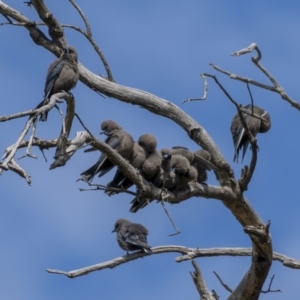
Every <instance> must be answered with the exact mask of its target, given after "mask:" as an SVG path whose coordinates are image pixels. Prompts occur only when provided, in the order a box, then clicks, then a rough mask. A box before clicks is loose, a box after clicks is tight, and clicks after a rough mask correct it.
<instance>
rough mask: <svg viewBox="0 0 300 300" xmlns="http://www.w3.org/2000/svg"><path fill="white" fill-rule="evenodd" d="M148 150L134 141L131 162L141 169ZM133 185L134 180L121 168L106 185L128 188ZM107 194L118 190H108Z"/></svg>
mask: <svg viewBox="0 0 300 300" xmlns="http://www.w3.org/2000/svg"><path fill="white" fill-rule="evenodd" d="M146 155H147V153H146V151H145V149H144V148H143V147H141V146H140V145H139V144H138V143H134V145H133V149H132V153H131V155H130V158H129V163H130V164H131V165H132V166H133V167H134V168H136V169H137V170H140V169H141V168H142V166H143V163H144V161H145V159H146ZM132 185H133V182H132V181H131V180H130V179H129V178H127V177H126V176H125V175H124V173H123V172H122V170H121V169H120V168H118V169H117V171H116V173H115V176H114V178H113V180H112V181H110V182H109V183H108V184H107V185H106V186H107V187H114V188H122V189H128V188H130V187H131V186H132ZM105 193H106V194H108V195H109V196H111V195H113V194H115V193H116V192H112V191H106V192H105Z"/></svg>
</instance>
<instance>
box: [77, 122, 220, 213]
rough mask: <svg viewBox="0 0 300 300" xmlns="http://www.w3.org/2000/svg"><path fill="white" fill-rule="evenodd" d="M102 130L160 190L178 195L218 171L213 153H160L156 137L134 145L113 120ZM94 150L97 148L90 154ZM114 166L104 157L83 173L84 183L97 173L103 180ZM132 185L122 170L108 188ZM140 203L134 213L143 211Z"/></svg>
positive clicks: (179, 149) (149, 136) (145, 136)
mask: <svg viewBox="0 0 300 300" xmlns="http://www.w3.org/2000/svg"><path fill="white" fill-rule="evenodd" d="M101 129H102V132H101V133H104V134H105V135H106V136H107V138H106V140H105V142H106V143H107V144H108V145H109V146H110V147H112V148H113V149H115V150H116V151H117V152H118V154H120V155H121V156H122V157H123V158H125V159H127V160H128V161H129V162H130V164H131V165H132V166H134V167H135V168H136V169H138V170H139V172H140V174H141V175H142V176H143V177H144V178H145V179H146V180H148V181H149V182H151V184H153V185H155V186H156V187H158V188H164V189H167V190H170V191H174V192H175V193H176V192H180V191H184V190H186V189H187V188H188V184H189V182H191V181H197V182H199V183H202V184H203V183H205V181H206V180H207V173H206V171H209V170H211V169H216V167H215V166H214V165H213V164H212V163H210V154H209V153H208V152H207V151H205V150H202V149H201V150H198V151H196V152H194V153H193V152H191V151H190V150H188V149H187V148H184V147H173V148H172V149H167V148H163V149H161V150H157V149H156V147H157V141H156V138H155V137H154V136H153V135H152V134H149V133H147V134H143V135H142V136H140V137H139V139H138V141H137V142H134V140H133V138H132V136H131V135H130V134H128V133H127V132H126V131H125V130H123V129H122V127H121V126H120V125H118V124H117V123H116V122H114V121H112V120H106V121H103V122H102V123H101ZM90 150H93V149H88V150H86V151H90ZM113 167H114V164H113V162H111V161H110V160H109V159H108V158H107V157H106V156H105V155H104V154H101V155H100V157H99V159H98V160H97V162H96V163H95V164H94V165H93V166H91V167H90V168H89V169H87V170H86V171H84V172H82V173H81V176H82V177H83V178H84V180H86V181H91V180H92V179H93V177H94V176H95V175H96V174H98V176H99V177H101V176H103V175H104V174H106V173H107V172H108V171H110V170H111V169H112V168H113ZM132 185H133V182H132V181H131V180H130V179H129V178H127V177H126V176H125V175H124V173H123V172H122V170H121V169H119V168H118V169H117V171H116V173H115V176H114V178H113V179H112V181H110V182H109V183H108V184H107V187H113V188H119V189H122V190H124V189H128V188H130V187H131V186H132ZM106 193H107V194H108V195H112V194H114V193H115V192H111V191H110V190H109V189H108V191H106ZM139 202H140V201H135V200H133V206H132V208H131V211H133V212H135V211H137V210H138V208H140V205H141V204H140V203H139Z"/></svg>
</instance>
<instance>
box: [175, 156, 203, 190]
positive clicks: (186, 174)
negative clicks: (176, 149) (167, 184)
mask: <svg viewBox="0 0 300 300" xmlns="http://www.w3.org/2000/svg"><path fill="white" fill-rule="evenodd" d="M171 164H172V168H173V171H174V173H175V174H176V178H175V186H174V190H175V191H176V192H179V191H184V190H186V189H187V188H188V183H189V182H191V181H196V180H197V177H198V172H197V170H196V168H195V167H194V166H192V165H191V164H190V162H189V161H188V159H187V158H186V157H184V156H182V155H179V154H174V155H172V161H171Z"/></svg>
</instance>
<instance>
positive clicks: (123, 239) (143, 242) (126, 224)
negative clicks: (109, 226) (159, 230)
mask: <svg viewBox="0 0 300 300" xmlns="http://www.w3.org/2000/svg"><path fill="white" fill-rule="evenodd" d="M112 232H116V233H117V236H116V237H117V242H118V244H119V246H120V247H121V248H122V249H123V250H125V251H126V252H127V255H128V251H135V250H142V251H144V252H145V253H147V254H152V253H153V251H152V250H151V246H149V245H148V244H147V235H148V230H147V229H146V228H145V227H144V226H143V225H141V224H137V223H131V222H130V221H128V220H126V219H118V220H117V221H116V223H115V227H114V230H113V231H112Z"/></svg>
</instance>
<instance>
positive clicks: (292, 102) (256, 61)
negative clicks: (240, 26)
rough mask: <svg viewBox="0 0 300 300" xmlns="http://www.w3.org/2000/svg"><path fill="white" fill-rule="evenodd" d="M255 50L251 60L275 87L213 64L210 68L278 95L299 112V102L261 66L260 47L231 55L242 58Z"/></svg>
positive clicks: (253, 45) (250, 47)
mask: <svg viewBox="0 0 300 300" xmlns="http://www.w3.org/2000/svg"><path fill="white" fill-rule="evenodd" d="M253 50H255V51H256V52H257V57H252V58H251V60H252V62H253V63H254V64H255V65H256V67H258V68H259V69H260V70H261V71H262V72H263V73H264V74H265V75H266V76H267V77H268V79H269V80H270V81H271V82H272V84H273V86H269V85H265V84H262V83H260V82H257V81H255V80H253V79H251V78H246V77H242V76H239V75H236V74H233V73H231V72H228V71H225V70H222V69H221V68H219V67H217V66H215V65H213V64H210V66H211V67H213V68H214V69H215V70H217V71H219V72H221V73H223V74H226V75H228V76H229V77H230V78H231V79H235V80H239V81H242V82H245V83H250V84H252V85H255V86H258V87H260V88H263V89H266V90H269V91H272V92H275V93H278V94H279V95H280V96H281V98H282V99H283V100H285V101H287V102H288V103H289V104H290V105H291V106H292V107H295V108H296V109H297V110H300V104H299V103H298V102H296V101H295V100H293V99H292V98H290V97H289V96H288V95H287V94H286V92H285V91H284V89H283V88H282V86H280V84H279V83H278V82H277V81H276V79H275V78H274V77H273V76H272V75H271V74H270V73H269V72H268V70H267V69H266V68H265V67H263V66H262V65H261V64H260V60H261V58H262V54H261V51H260V50H259V48H258V46H257V45H256V44H255V43H252V44H251V45H250V46H249V47H247V48H244V49H242V50H239V51H236V52H233V53H231V55H232V56H240V55H243V54H247V53H250V52H252V51H253Z"/></svg>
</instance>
